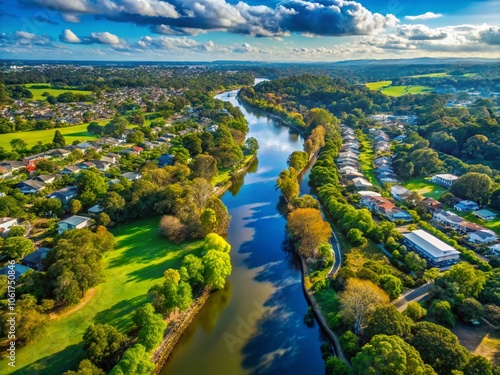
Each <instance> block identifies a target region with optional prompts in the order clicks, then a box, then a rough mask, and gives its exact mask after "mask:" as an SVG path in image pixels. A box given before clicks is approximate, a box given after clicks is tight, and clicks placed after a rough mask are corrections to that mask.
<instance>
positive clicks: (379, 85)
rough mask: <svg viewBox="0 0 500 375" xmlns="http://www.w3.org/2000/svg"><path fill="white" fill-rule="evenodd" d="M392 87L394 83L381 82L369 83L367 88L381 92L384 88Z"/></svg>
mask: <svg viewBox="0 0 500 375" xmlns="http://www.w3.org/2000/svg"><path fill="white" fill-rule="evenodd" d="M390 85H392V81H380V82H368V83H367V84H366V85H365V86H366V87H368V89H369V90H374V91H377V90H380V89H381V88H382V87H386V86H390Z"/></svg>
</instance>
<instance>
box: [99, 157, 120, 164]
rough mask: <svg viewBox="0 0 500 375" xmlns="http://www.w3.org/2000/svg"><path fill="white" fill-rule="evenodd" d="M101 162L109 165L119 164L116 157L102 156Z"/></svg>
mask: <svg viewBox="0 0 500 375" xmlns="http://www.w3.org/2000/svg"><path fill="white" fill-rule="evenodd" d="M100 161H101V162H104V163H109V164H116V163H118V158H117V157H115V156H101V159H100Z"/></svg>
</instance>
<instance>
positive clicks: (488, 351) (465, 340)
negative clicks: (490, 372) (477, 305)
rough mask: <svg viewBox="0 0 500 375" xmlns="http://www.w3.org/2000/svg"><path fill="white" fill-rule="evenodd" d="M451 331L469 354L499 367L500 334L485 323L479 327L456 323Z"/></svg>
mask: <svg viewBox="0 0 500 375" xmlns="http://www.w3.org/2000/svg"><path fill="white" fill-rule="evenodd" d="M451 331H452V332H453V333H454V334H455V335H457V336H458V340H459V341H460V344H462V345H463V346H465V347H466V348H467V349H468V350H469V351H470V352H471V353H474V354H477V355H482V356H485V357H486V358H488V359H489V360H490V361H491V362H492V363H493V364H494V365H496V366H499V365H500V334H499V333H498V332H495V330H494V329H493V328H492V327H490V326H489V325H487V324H486V323H485V322H481V325H479V326H472V325H468V324H464V323H461V322H458V324H457V325H456V326H455V328H452V329H451Z"/></svg>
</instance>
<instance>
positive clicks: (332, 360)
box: [326, 356, 349, 375]
mask: <svg viewBox="0 0 500 375" xmlns="http://www.w3.org/2000/svg"><path fill="white" fill-rule="evenodd" d="M326 374H327V375H349V367H347V365H346V364H345V363H344V362H342V361H341V360H340V359H338V358H337V357H335V356H331V357H329V358H328V359H327V360H326Z"/></svg>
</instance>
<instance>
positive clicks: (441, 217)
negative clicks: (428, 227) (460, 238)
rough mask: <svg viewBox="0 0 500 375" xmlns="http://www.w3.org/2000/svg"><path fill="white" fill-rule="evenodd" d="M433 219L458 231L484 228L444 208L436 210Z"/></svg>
mask: <svg viewBox="0 0 500 375" xmlns="http://www.w3.org/2000/svg"><path fill="white" fill-rule="evenodd" d="M432 219H433V220H435V221H437V222H438V223H441V224H443V225H446V226H448V227H451V228H453V229H455V230H456V231H458V232H462V233H469V232H474V231H478V230H482V229H484V228H483V227H481V226H480V225H477V224H475V223H471V222H469V221H467V220H464V219H463V218H461V217H460V216H458V215H457V214H454V213H453V212H451V211H444V210H437V211H434V214H433V215H432Z"/></svg>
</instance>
